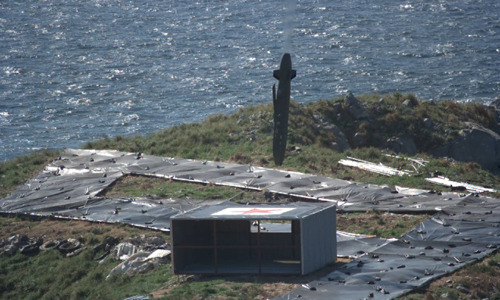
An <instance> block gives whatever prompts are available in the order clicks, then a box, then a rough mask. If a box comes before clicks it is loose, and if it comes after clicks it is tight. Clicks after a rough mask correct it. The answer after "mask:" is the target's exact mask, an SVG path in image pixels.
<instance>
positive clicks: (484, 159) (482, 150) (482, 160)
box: [448, 123, 500, 173]
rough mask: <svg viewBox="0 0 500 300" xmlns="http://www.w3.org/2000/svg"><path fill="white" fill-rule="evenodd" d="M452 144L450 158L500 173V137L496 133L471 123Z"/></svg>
mask: <svg viewBox="0 0 500 300" xmlns="http://www.w3.org/2000/svg"><path fill="white" fill-rule="evenodd" d="M468 125H469V128H466V129H462V130H460V132H459V134H458V135H457V136H456V137H455V139H454V140H453V141H452V142H451V144H450V147H449V155H448V156H449V157H452V158H454V159H456V160H459V161H466V162H469V161H470V162H477V163H479V164H480V165H481V167H483V168H484V169H487V170H490V171H492V172H494V173H500V136H499V135H498V134H497V133H495V132H494V131H492V130H490V129H487V128H484V127H482V126H479V125H477V124H473V123H469V124H468Z"/></svg>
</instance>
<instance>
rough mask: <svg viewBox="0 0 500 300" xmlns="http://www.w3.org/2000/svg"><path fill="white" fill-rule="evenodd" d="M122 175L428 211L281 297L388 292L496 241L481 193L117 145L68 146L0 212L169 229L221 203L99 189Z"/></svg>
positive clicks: (351, 207) (347, 249)
mask: <svg viewBox="0 0 500 300" xmlns="http://www.w3.org/2000/svg"><path fill="white" fill-rule="evenodd" d="M127 174H132V175H144V176H156V177H162V178H169V179H173V180H180V181H187V182H201V183H210V184H214V185H223V186H233V187H238V188H246V189H255V190H265V191H268V192H271V193H276V194H280V195H285V196H295V197H299V198H302V199H307V200H309V201H311V200H317V201H328V202H333V203H336V204H337V209H338V210H339V211H340V212H342V211H346V212H355V211H359V212H364V211H367V210H380V211H390V212H408V213H411V212H426V213H435V214H434V215H433V216H432V217H431V218H429V219H428V220H426V221H425V222H423V223H422V224H420V225H419V226H417V227H416V228H414V229H413V230H412V231H410V232H408V233H407V234H406V235H404V236H403V237H400V238H398V239H396V240H392V239H390V240H385V239H379V238H370V237H368V238H354V239H345V240H343V241H339V243H338V249H337V251H338V253H339V255H341V256H350V257H359V258H357V259H356V260H354V261H353V262H351V263H349V264H346V265H345V266H343V267H342V268H339V269H337V270H335V272H333V273H331V274H329V275H327V276H325V277H324V278H321V279H319V280H316V281H313V282H311V283H309V287H313V288H310V289H308V288H303V287H302V288H299V289H297V290H295V291H292V292H291V293H290V294H287V295H284V296H282V297H279V298H278V299H294V298H295V297H298V296H299V295H300V296H301V297H302V298H306V299H332V298H336V297H338V298H342V299H364V298H372V299H391V298H394V297H396V296H399V295H402V294H405V293H407V292H409V291H411V290H412V289H414V288H416V287H419V286H421V285H423V284H425V283H427V282H428V281H430V280H433V279H435V278H437V277H439V276H442V275H445V274H448V273H449V272H453V271H455V270H457V269H459V268H461V267H463V266H464V265H466V264H468V263H472V262H474V261H477V260H479V259H482V258H484V256H486V255H488V254H490V253H491V252H493V251H495V250H496V249H497V247H498V245H499V244H500V238H499V236H500V232H499V228H498V224H499V222H500V210H499V209H498V206H499V205H500V204H499V201H498V199H493V198H489V197H484V196H480V195H478V194H459V193H436V192H433V191H425V190H415V189H405V188H401V187H398V186H376V185H370V184H363V183H355V182H350V181H345V180H339V179H334V178H328V177H323V176H317V175H309V174H302V173H297V172H288V171H281V170H273V169H266V168H261V167H255V166H245V165H238V164H230V163H221V162H210V161H195V160H188V159H179V158H165V157H155V156H149V155H144V154H141V153H124V152H118V151H96V150H66V151H65V152H64V153H63V154H62V155H61V157H60V158H59V159H57V160H55V161H53V162H52V163H50V164H49V165H48V166H47V167H46V168H45V170H43V171H42V172H40V173H39V174H38V175H37V176H36V177H35V178H34V179H32V180H29V181H28V182H27V183H26V184H24V185H23V186H21V187H20V188H18V189H17V190H16V191H15V192H13V193H12V194H11V195H9V196H8V197H6V198H5V199H3V200H1V201H0V212H3V213H22V214H33V215H41V216H55V217H60V218H76V219H81V220H90V221H100V222H110V223H114V222H120V223H126V224H131V225H134V226H141V227H148V228H153V229H161V230H169V228H170V217H171V216H173V215H176V214H178V213H179V212H184V211H187V210H190V209H193V208H195V207H199V206H200V205H210V204H216V203H219V202H220V201H219V202H206V201H200V200H195V199H194V200H193V199H190V200H186V199H147V198H145V199H127V198H104V197H101V196H99V195H100V194H99V193H100V192H101V191H102V190H103V189H105V188H107V187H109V186H110V185H111V184H113V183H114V182H115V181H116V180H117V179H118V178H120V177H121V176H123V175H127ZM338 238H339V236H338ZM341 238H342V237H341Z"/></svg>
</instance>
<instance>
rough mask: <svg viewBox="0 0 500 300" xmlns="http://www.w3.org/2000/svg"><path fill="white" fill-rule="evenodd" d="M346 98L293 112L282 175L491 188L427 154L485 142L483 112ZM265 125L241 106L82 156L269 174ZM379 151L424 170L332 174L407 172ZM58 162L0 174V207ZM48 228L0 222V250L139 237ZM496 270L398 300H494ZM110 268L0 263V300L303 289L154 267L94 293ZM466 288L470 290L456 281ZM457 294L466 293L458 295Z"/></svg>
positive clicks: (35, 156)
mask: <svg viewBox="0 0 500 300" xmlns="http://www.w3.org/2000/svg"><path fill="white" fill-rule="evenodd" d="M345 98H346V97H339V98H336V99H332V100H320V101H317V102H311V103H307V104H304V105H301V104H297V103H295V102H292V104H291V110H290V122H289V139H288V151H287V153H286V158H285V161H284V164H283V166H282V168H284V169H288V170H295V171H300V172H305V173H314V174H321V175H325V176H330V177H335V178H341V179H348V180H353V181H360V182H369V183H375V184H389V185H400V186H407V187H416V188H427V189H434V190H436V189H437V190H447V188H445V187H441V186H435V185H433V184H431V183H428V182H426V181H425V180H424V178H425V177H428V176H432V175H436V174H442V175H445V176H447V177H450V178H451V179H453V180H458V181H467V182H470V183H473V184H478V185H483V186H492V187H495V188H497V189H499V188H500V177H499V176H498V175H495V174H492V173H490V172H489V171H487V170H484V169H483V167H482V166H481V165H480V164H478V163H476V162H458V161H455V160H451V159H447V158H441V157H435V156H433V154H434V155H435V154H436V150H437V149H439V148H440V147H441V146H442V145H443V144H446V143H450V142H452V141H453V140H454V139H455V137H456V136H458V135H459V134H460V131H461V130H462V129H463V128H465V127H467V126H468V124H470V123H475V124H478V125H479V126H481V127H484V128H487V129H491V130H496V128H495V126H497V125H496V124H497V123H498V115H497V112H496V111H495V110H494V109H492V108H491V107H488V106H483V105H479V104H459V103H456V102H452V101H441V102H426V101H419V100H417V99H416V98H415V96H413V95H411V94H410V95H402V94H399V93H394V94H393V95H387V96H384V97H380V96H379V95H363V96H360V97H359V98H358V99H359V100H360V104H358V103H357V102H353V101H348V99H345ZM272 119H273V118H272V105H259V106H251V107H247V108H242V109H240V110H239V111H238V112H236V113H234V114H231V115H216V116H212V117H210V118H208V119H207V120H204V121H202V122H200V123H195V124H184V125H180V126H176V127H172V128H169V129H166V130H163V131H160V132H157V133H154V134H151V135H148V136H134V137H122V136H117V137H112V138H106V139H102V140H98V141H93V142H89V143H87V144H86V145H85V146H84V148H87V149H116V150H121V151H128V152H143V153H147V154H152V155H159V156H169V157H182V158H192V159H200V160H214V161H231V162H237V163H242V164H251V165H256V166H263V167H271V168H273V167H275V165H274V163H273V159H272ZM390 139H392V140H398V139H400V141H401V140H402V141H404V139H411V140H412V141H413V143H414V144H415V145H417V146H416V147H415V148H416V150H417V152H418V153H416V154H413V155H409V156H411V157H419V158H422V159H425V160H427V161H429V163H428V164H426V166H425V167H422V168H420V169H419V172H418V174H417V175H416V176H403V177H399V176H394V177H385V176H381V175H376V174H372V173H368V172H365V171H361V170H357V169H353V168H349V167H344V166H342V165H340V164H339V163H338V161H339V160H340V159H342V158H346V157H347V156H352V157H356V158H360V159H365V160H369V161H372V162H376V163H378V162H382V163H384V164H386V165H389V166H393V167H398V168H403V169H411V168H412V166H411V163H410V162H409V161H407V160H402V159H396V158H392V157H388V156H385V155H384V154H385V153H392V151H391V150H390V149H392V150H394V147H392V146H391V145H392V144H391V143H387V140H390ZM401 143H402V144H404V143H403V142H401ZM401 143H400V144H399V145H400V146H401ZM396 144H397V143H396ZM410 144H411V143H410ZM403 146H405V147H402V148H401V149H403V150H408V147H406V146H408V145H403ZM410 146H411V145H410ZM391 147H392V148H391ZM387 148H389V150H387ZM410 148H411V147H410ZM410 150H411V149H410ZM437 152H439V151H437ZM58 155H59V152H58V151H41V152H37V153H32V154H30V155H28V156H23V157H19V158H16V159H14V160H11V161H8V162H3V163H0V198H3V197H5V196H6V195H8V194H9V193H10V192H11V191H13V189H15V188H16V186H18V185H20V184H23V183H24V182H25V181H26V180H27V179H29V178H31V177H33V176H34V175H35V174H36V173H37V172H39V171H40V170H41V169H42V168H43V167H44V166H45V165H46V164H47V163H48V162H49V161H50V160H52V159H54V158H56V157H57V156H58ZM107 195H108V196H118V195H119V196H132V197H139V196H158V197H171V198H181V197H192V198H202V199H207V200H211V199H232V200H234V201H264V200H265V199H266V195H264V193H258V192H244V193H242V192H241V191H239V190H235V189H232V188H227V189H226V188H224V189H222V188H220V187H214V186H210V185H208V186H203V185H193V184H185V183H176V182H169V181H165V180H160V179H152V178H143V177H132V176H130V177H124V178H122V180H120V182H118V183H117V184H116V185H114V186H113V188H112V189H110V190H108V191H107ZM422 218H425V216H417V217H411V216H407V215H391V214H384V213H379V212H369V213H367V214H360V213H357V214H345V215H339V216H338V220H337V223H338V229H339V230H345V231H350V232H358V233H363V234H373V235H379V236H387V237H397V236H400V235H401V234H403V233H404V232H406V231H407V230H409V229H410V228H412V227H413V226H415V225H416V224H418V223H420V222H421V220H422ZM52 222H53V223H52ZM59 222H61V221H57V222H56V221H49V220H45V221H31V220H26V219H22V218H17V217H0V226H1V227H2V232H3V233H4V235H2V236H0V239H3V238H6V237H8V236H11V235H14V234H27V235H30V233H31V234H35V233H36V235H46V236H49V237H52V238H55V237H56V236H58V237H60V238H67V237H78V238H79V239H80V240H81V241H82V242H84V243H86V244H87V245H89V246H93V245H95V244H98V243H101V242H102V241H103V240H104V239H105V238H106V236H120V237H122V238H126V237H129V236H132V235H136V234H138V231H137V229H134V228H130V227H128V226H123V225H103V224H89V223H84V224H85V225H75V224H78V223H80V222H77V221H70V222H65V224H64V225H61V226H58V225H59V224H60V223H59ZM87 226H88V227H87ZM498 261H500V254H496V255H493V256H491V257H490V258H488V259H487V260H485V262H483V263H480V264H477V265H473V266H470V267H467V268H465V269H464V270H463V271H460V272H459V273H457V274H455V275H452V276H451V277H447V278H446V280H440V281H437V282H436V283H434V284H433V285H432V286H431V288H430V289H427V290H424V291H421V293H420V294H418V293H414V294H412V295H410V296H408V299H423V298H425V299H434V297H440V295H441V294H444V293H447V294H449V295H451V296H453V297H454V298H453V299H459V298H460V297H468V296H479V295H483V294H480V291H481V290H484V291H488V292H487V293H486V294H485V295H487V296H489V297H494V296H495V292H494V290H495V287H496V288H500V279H498V280H497V279H495V278H500V268H498ZM117 264H118V263H117V262H113V261H109V260H108V261H106V262H104V263H102V264H99V263H97V262H95V261H94V260H93V259H92V253H91V252H90V250H86V251H85V252H83V253H82V254H81V255H80V256H76V257H72V258H66V257H60V256H59V255H58V254H57V252H55V251H54V252H44V253H42V254H40V255H38V256H35V257H24V256H22V255H21V254H16V255H14V256H10V257H8V256H0V298H25V299H29V298H33V299H35V298H36V299H44V298H45V299H49V298H54V297H55V298H57V297H59V298H70V299H71V298H101V299H118V298H123V297H125V296H132V295H137V294H152V295H155V296H156V297H160V298H168V299H190V298H193V299H263V298H265V297H274V296H277V295H279V294H282V293H284V292H287V291H289V290H290V289H293V288H295V287H297V286H298V284H299V283H303V282H306V281H307V280H308V279H307V278H283V277H279V278H274V277H273V278H269V277H268V278H260V277H256V276H248V277H236V278H235V277H222V278H206V277H196V276H188V277H185V278H179V277H176V276H173V274H172V270H171V268H170V265H165V266H162V267H160V268H158V269H154V270H153V271H150V272H148V273H146V274H142V275H137V276H135V277H132V278H128V277H120V276H114V277H112V278H111V279H110V280H107V281H104V280H103V278H104V277H105V276H106V274H107V273H108V272H109V270H111V269H112V268H113V267H114V266H116V265H117ZM485 276H486V277H487V278H485ZM466 278H477V279H478V280H468V281H467V280H466ZM479 279H480V280H479ZM472 282H473V283H472ZM457 286H463V287H465V288H466V289H457ZM467 289H468V290H469V291H468V292H466V291H467ZM451 296H450V297H451ZM481 297H483V298H484V297H485V296H481Z"/></svg>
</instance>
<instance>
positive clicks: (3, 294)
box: [0, 250, 172, 299]
mask: <svg viewBox="0 0 500 300" xmlns="http://www.w3.org/2000/svg"><path fill="white" fill-rule="evenodd" d="M118 263H119V262H117V261H113V260H107V261H105V262H104V263H99V262H97V261H94V260H92V253H91V250H86V251H84V252H83V253H81V254H80V255H78V256H76V257H71V258H67V257H63V256H61V254H60V253H59V252H58V251H56V250H49V251H43V252H41V253H40V254H38V255H36V256H33V257H31V258H29V259H26V257H25V256H23V255H22V254H19V253H18V254H16V255H14V256H11V257H7V256H1V257H0V298H2V299H123V298H125V297H129V296H133V295H141V294H148V293H149V292H150V291H151V290H154V289H157V288H160V287H161V286H162V285H163V284H164V282H165V281H166V280H168V279H169V278H170V277H171V276H172V272H171V270H170V266H169V265H164V266H161V267H159V268H157V269H154V270H153V271H150V272H148V273H147V274H143V275H137V276H134V277H126V276H121V275H113V276H112V277H110V278H109V279H108V280H105V277H106V275H107V274H108V273H109V271H111V269H112V268H113V267H115V266H116V265H117V264H118Z"/></svg>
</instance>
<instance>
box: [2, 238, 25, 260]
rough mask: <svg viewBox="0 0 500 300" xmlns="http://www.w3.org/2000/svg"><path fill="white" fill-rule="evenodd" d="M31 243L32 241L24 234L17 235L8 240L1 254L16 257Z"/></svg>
mask: <svg viewBox="0 0 500 300" xmlns="http://www.w3.org/2000/svg"><path fill="white" fill-rule="evenodd" d="M29 242H30V240H29V239H28V237H27V236H25V235H24V234H16V235H14V236H11V237H10V238H8V239H7V241H6V242H5V246H4V247H3V248H2V251H1V252H2V254H6V255H9V256H10V255H14V254H15V253H16V252H17V251H18V250H19V249H21V248H22V247H24V246H26V245H28V244H29Z"/></svg>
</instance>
